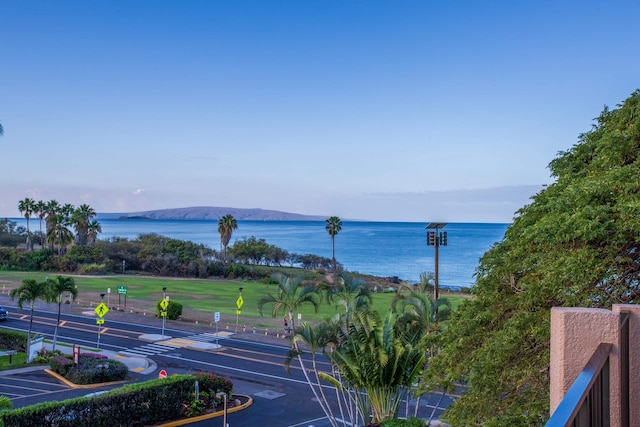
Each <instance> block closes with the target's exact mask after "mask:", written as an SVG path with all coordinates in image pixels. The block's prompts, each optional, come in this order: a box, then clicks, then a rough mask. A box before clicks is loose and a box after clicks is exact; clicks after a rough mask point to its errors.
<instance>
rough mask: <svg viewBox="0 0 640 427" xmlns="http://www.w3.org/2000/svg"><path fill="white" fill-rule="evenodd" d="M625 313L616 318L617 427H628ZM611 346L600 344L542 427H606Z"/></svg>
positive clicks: (627, 353) (627, 324) (627, 346)
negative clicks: (618, 348)
mask: <svg viewBox="0 0 640 427" xmlns="http://www.w3.org/2000/svg"><path fill="white" fill-rule="evenodd" d="M628 319H629V313H625V312H622V313H621V317H620V336H621V340H620V355H619V356H620V406H621V407H620V411H621V425H622V426H623V427H627V426H629V321H628ZM612 347H613V346H612V344H609V343H601V344H600V345H599V346H598V348H597V349H596V351H595V352H594V353H593V355H592V356H591V358H590V359H589V361H588V362H587V364H586V365H585V367H584V368H583V369H582V371H581V372H580V374H578V377H577V378H576V380H575V381H574V382H573V384H572V385H571V387H570V388H569V390H568V391H567V393H566V394H565V396H564V398H563V399H562V401H561V402H560V404H559V405H558V407H557V408H556V410H555V411H554V413H553V415H552V416H551V418H550V419H549V421H547V423H546V425H545V426H546V427H608V426H609V425H610V419H611V412H610V411H611V408H610V399H609V384H610V381H609V380H610V377H609V373H610V372H609V356H610V354H611V349H612Z"/></svg>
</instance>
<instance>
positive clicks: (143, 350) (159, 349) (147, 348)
mask: <svg viewBox="0 0 640 427" xmlns="http://www.w3.org/2000/svg"><path fill="white" fill-rule="evenodd" d="M175 349H176V347H174V346H171V345H162V344H145V345H141V346H140V347H134V348H129V349H127V350H124V351H121V352H120V353H122V354H136V355H142V356H153V355H154V354H162V353H166V352H168V351H171V350H175Z"/></svg>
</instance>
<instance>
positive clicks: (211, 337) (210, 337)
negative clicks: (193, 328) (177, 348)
mask: <svg viewBox="0 0 640 427" xmlns="http://www.w3.org/2000/svg"><path fill="white" fill-rule="evenodd" d="M220 338H222V337H220V336H218V335H216V334H210V333H204V334H198V335H191V336H188V337H185V338H184V339H186V340H192V341H200V342H212V341H215V340H216V339H220Z"/></svg>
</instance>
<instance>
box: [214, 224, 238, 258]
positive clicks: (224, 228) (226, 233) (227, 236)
mask: <svg viewBox="0 0 640 427" xmlns="http://www.w3.org/2000/svg"><path fill="white" fill-rule="evenodd" d="M237 228H238V221H236V219H235V218H234V217H233V215H230V214H227V215H225V216H223V217H222V218H220V220H219V221H218V233H220V246H221V248H222V249H223V256H224V261H225V262H227V245H228V244H229V241H230V240H231V235H232V234H233V230H236V229H237Z"/></svg>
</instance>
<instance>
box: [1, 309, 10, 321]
mask: <svg viewBox="0 0 640 427" xmlns="http://www.w3.org/2000/svg"><path fill="white" fill-rule="evenodd" d="M8 316H9V312H8V311H7V309H6V308H4V307H0V320H7V317H8Z"/></svg>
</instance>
